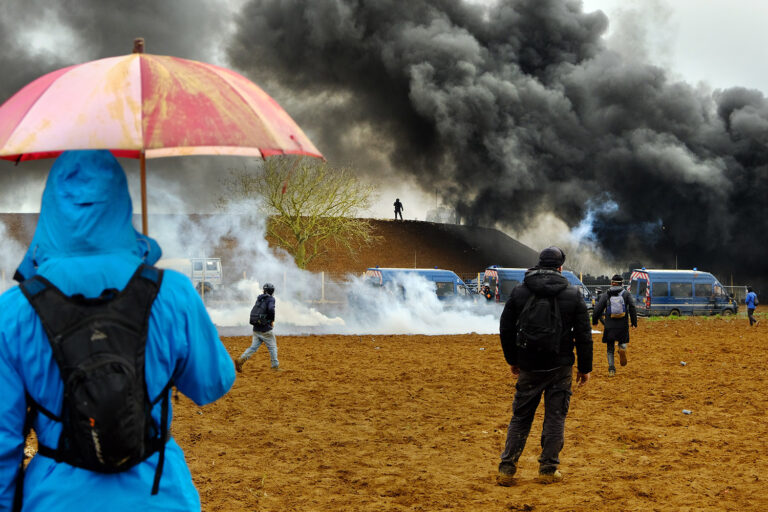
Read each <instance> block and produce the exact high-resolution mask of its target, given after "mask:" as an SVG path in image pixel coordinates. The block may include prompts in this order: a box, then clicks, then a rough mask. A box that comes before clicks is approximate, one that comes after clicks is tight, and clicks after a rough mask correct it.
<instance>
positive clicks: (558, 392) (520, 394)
mask: <svg viewBox="0 0 768 512" xmlns="http://www.w3.org/2000/svg"><path fill="white" fill-rule="evenodd" d="M564 261H565V253H563V251H562V250H560V249H559V248H557V247H549V248H547V249H544V250H543V251H542V252H541V254H540V255H539V264H538V265H537V266H536V267H534V268H532V269H530V270H528V271H527V272H526V274H525V278H524V279H523V283H522V284H520V285H518V286H516V287H515V288H514V289H513V290H512V292H511V293H510V296H509V299H508V300H507V303H506V305H505V306H504V312H503V313H502V314H501V321H500V325H499V335H500V338H501V348H502V350H503V351H504V358H505V359H506V361H507V364H509V367H510V371H511V372H512V375H514V376H516V377H517V384H516V386H515V398H514V401H513V403H512V419H511V420H510V422H509V427H508V428H507V440H506V442H505V445H504V452H503V453H502V454H501V462H500V463H499V473H498V475H497V476H496V483H498V484H499V485H502V486H505V487H506V486H511V485H514V484H515V478H514V476H515V473H516V471H517V461H518V460H519V458H520V455H522V453H523V449H524V448H525V443H526V441H527V439H528V434H529V433H530V431H531V424H532V423H533V417H534V415H535V413H536V409H537V408H538V406H539V402H540V401H541V396H542V395H544V423H543V424H542V432H541V456H540V457H539V476H538V480H539V481H540V482H542V483H554V482H559V481H561V480H562V479H563V475H562V473H561V472H560V471H559V470H558V465H559V464H560V459H559V458H558V456H559V454H560V450H562V448H563V442H564V439H565V417H566V415H567V414H568V407H569V404H570V400H571V383H572V377H573V364H574V362H575V358H574V355H573V350H574V348H575V349H576V353H577V355H578V370H577V372H576V382H577V383H578V384H579V385H583V384H586V382H587V381H588V380H589V374H590V372H591V371H592V329H590V327H589V313H588V312H587V306H586V304H585V303H584V300H583V299H582V296H581V292H580V291H579V290H578V289H577V288H576V287H575V286H570V285H569V283H568V279H566V278H565V277H564V276H563V275H562V274H561V273H560V272H561V271H562V265H563V262H564ZM532 296H535V297H536V298H546V299H548V300H549V301H550V303H551V305H552V311H558V312H559V314H560V330H559V336H558V337H557V338H556V339H555V340H554V341H555V345H554V347H552V348H551V349H549V350H540V349H539V348H537V347H531V346H526V347H525V348H522V347H521V346H520V343H518V341H519V340H518V330H519V329H521V324H522V323H523V322H521V321H520V319H521V316H524V315H521V313H523V312H524V310H525V308H526V305H529V304H532V302H531V301H529V299H530V298H531V297H532ZM555 303H556V306H555ZM555 332H557V330H556V331H555Z"/></svg>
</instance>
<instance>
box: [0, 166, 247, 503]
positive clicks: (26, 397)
mask: <svg viewBox="0 0 768 512" xmlns="http://www.w3.org/2000/svg"><path fill="white" fill-rule="evenodd" d="M132 214H133V211H132V205H131V199H130V196H129V194H128V186H127V183H126V179H125V174H124V172H123V169H122V168H121V167H120V164H119V163H118V162H117V160H116V159H115V158H114V157H113V156H112V154H111V153H109V152H108V151H72V152H65V153H63V154H62V155H61V156H59V157H58V159H57V160H56V162H55V163H54V165H53V168H52V169H51V171H50V173H49V175H48V181H47V183H46V186H45V191H44V192H43V199H42V204H41V208H40V217H39V220H38V223H37V228H36V231H35V235H34V237H33V246H32V247H30V250H29V252H28V257H25V260H24V261H25V264H23V265H22V266H20V268H19V272H18V274H17V275H18V276H20V277H21V278H24V279H26V280H25V281H24V282H23V283H22V284H21V285H20V286H18V287H14V288H11V289H9V290H8V291H6V292H5V293H4V294H2V296H0V395H2V397H3V399H2V400H0V430H2V432H3V433H2V435H0V510H11V506H12V502H13V501H14V494H16V496H17V500H20V499H21V498H22V496H23V509H24V511H27V512H29V511H32V512H34V511H45V512H50V511H55V510H77V511H79V512H88V511H93V512H103V511H105V510H109V511H130V512H134V511H136V510H141V511H147V512H148V511H171V510H175V511H190V510H200V498H199V496H198V493H197V491H196V489H195V486H194V483H193V482H192V476H191V475H190V472H189V469H188V468H187V464H186V462H185V460H184V453H183V452H182V450H181V448H180V447H179V445H178V444H176V441H175V440H174V439H173V438H172V437H171V436H170V434H169V431H170V418H171V416H172V414H171V404H170V400H169V396H170V393H171V385H175V386H176V387H177V389H178V390H180V391H181V392H182V393H184V394H185V395H186V396H188V397H189V398H191V399H192V400H193V401H194V402H195V403H196V404H198V405H203V404H207V403H210V402H213V401H214V400H216V399H218V398H219V397H221V396H222V395H224V394H225V393H226V392H227V391H228V390H229V388H230V387H231V386H232V383H233V382H234V378H235V371H234V367H233V365H232V360H231V359H230V357H229V356H228V354H227V351H226V349H225V348H224V346H223V345H222V343H221V341H220V340H219V336H218V333H217V331H216V328H215V326H214V325H213V323H212V322H211V319H210V317H209V316H208V313H207V312H206V310H205V306H204V305H203V303H202V301H201V300H200V297H199V295H198V294H197V292H196V291H195V289H194V288H193V286H192V283H191V282H190V280H189V278H188V277H186V276H184V275H182V274H180V273H177V272H174V271H170V270H165V271H161V270H159V269H156V268H154V267H151V266H149V265H145V263H150V264H151V263H154V261H155V260H156V258H159V255H160V250H159V246H157V244H155V243H154V241H150V240H148V239H146V237H143V238H144V239H137V236H136V232H135V230H134V228H133V226H132V222H131V220H132ZM150 249H151V250H150ZM30 255H31V256H30ZM143 258H147V259H143ZM38 311H39V312H38ZM94 312H96V313H98V315H96V316H95V315H94ZM80 315H82V316H80ZM83 319H85V321H84V320H83ZM116 342H117V343H116ZM105 347H109V349H106V348H105ZM128 348H130V349H132V350H134V352H132V354H133V355H135V356H136V357H135V358H133V359H131V360H128V359H124V358H119V357H116V356H115V355H114V354H115V352H119V353H121V354H123V353H125V352H121V351H124V350H128ZM54 350H55V352H54ZM129 351H130V350H129ZM76 356H77V357H80V359H81V361H80V362H81V366H78V370H77V373H75V374H72V375H71V376H70V378H68V379H67V380H66V382H65V381H63V380H62V378H63V376H64V375H67V374H71V373H72V372H71V368H70V367H68V365H67V364H62V363H61V361H72V360H73V358H74V357H76ZM86 363H87V364H86ZM102 363H103V364H102ZM121 368H125V369H136V371H135V372H134V373H131V372H128V371H122V370H121ZM139 370H141V371H139ZM89 379H92V380H89ZM100 379H101V380H100ZM88 382H91V383H94V385H93V386H92V387H91V388H89V391H90V394H86V395H82V394H79V393H80V392H82V391H83V390H84V386H86V385H87V384H88ZM123 383H128V384H129V385H132V386H134V387H132V388H131V389H132V390H133V391H134V392H135V393H132V394H131V395H130V396H126V393H124V392H123V391H124V388H123V387H121V386H120V385H118V384H123ZM104 396H107V397H108V398H106V399H104V398H103V397H104ZM28 407H30V410H31V411H32V413H35V414H30V415H27V408H28ZM89 408H90V409H89ZM87 410H90V411H94V412H93V416H90V417H88V416H87ZM84 412H86V416H81V415H82V414H83V413H84ZM126 418H129V419H130V418H140V419H141V421H140V422H129V420H127V419H126ZM25 420H29V423H27V422H26V421H25ZM76 420H77V421H76ZM81 420H84V421H81ZM112 423H119V425H118V426H117V427H116V430H115V429H111V430H106V429H107V427H106V426H105V425H107V424H110V425H111V424H112ZM124 423H129V424H124ZM25 426H27V427H31V428H34V430H35V434H36V436H37V440H38V453H37V454H36V455H35V456H34V457H32V459H31V461H30V462H29V464H28V465H27V467H26V470H24V471H22V467H23V464H22V460H23V458H24V445H25V435H24V434H25V430H26V428H25ZM118 434H120V435H123V434H125V435H126V437H119V436H118ZM128 434H131V435H128ZM118 439H119V440H125V441H126V443H124V444H118V442H117V440H118ZM137 440H138V441H137ZM131 441H133V442H131ZM122 449H126V450H128V449H130V450H133V451H132V452H131V453H134V454H135V455H134V456H133V457H132V458H131V459H130V460H128V461H126V459H123V458H119V457H118V458H115V457H111V456H112V455H113V454H114V453H120V450H122ZM97 466H98V469H96V468H95V467H97ZM105 468H106V469H107V470H109V471H110V472H102V471H104V470H105ZM22 483H23V488H22ZM21 505H22V504H21V503H19V502H18V501H17V503H16V504H15V506H16V507H18V508H20V506H21Z"/></svg>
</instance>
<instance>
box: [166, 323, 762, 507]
mask: <svg viewBox="0 0 768 512" xmlns="http://www.w3.org/2000/svg"><path fill="white" fill-rule="evenodd" d="M764 324H768V321H766V319H764V320H763V325H760V326H758V327H756V328H749V327H748V326H747V320H746V319H745V318H743V317H737V318H733V319H720V318H695V319H692V318H686V319H680V320H661V321H652V320H648V319H641V321H640V327H639V328H638V329H637V330H634V331H632V341H631V343H630V348H629V365H628V366H626V367H619V368H618V372H617V375H616V377H613V378H608V377H607V364H606V361H605V350H604V345H603V344H602V343H600V341H599V339H600V338H599V335H595V361H594V372H593V374H592V379H591V380H590V382H589V383H588V384H587V385H586V386H585V387H583V388H579V389H576V390H575V391H574V395H573V397H572V400H571V410H570V413H569V415H568V420H567V424H566V437H565V448H564V449H563V451H562V453H561V469H562V471H563V473H564V475H565V479H564V481H563V482H562V483H561V484H555V485H548V486H546V485H542V484H538V483H536V482H534V481H533V478H534V477H535V476H536V473H537V469H538V464H537V462H536V458H537V457H538V454H539V433H540V430H541V411H539V413H538V416H537V419H536V422H535V423H534V426H533V430H532V433H531V437H530V438H529V442H528V445H527V447H526V449H525V452H524V453H523V456H522V458H521V463H520V470H519V473H518V475H519V477H520V478H519V483H518V485H517V486H515V487H511V488H503V487H499V486H497V485H496V484H495V474H496V466H497V464H498V456H499V454H500V452H501V450H502V447H503V443H504V437H505V433H506V426H507V422H508V420H509V417H510V415H511V407H512V395H513V391H514V381H513V379H512V377H511V375H510V373H509V368H508V366H506V364H505V362H504V360H503V356H502V353H501V348H500V346H499V343H498V338H497V336H481V335H475V334H471V335H456V336H370V335H367V336H305V337H279V338H278V345H279V356H280V361H281V365H282V366H283V367H284V368H285V370H284V371H282V372H273V371H271V370H269V368H268V367H269V359H268V355H267V352H266V349H265V348H262V349H260V350H259V352H257V353H256V354H255V355H254V357H253V358H252V359H251V360H250V361H249V362H248V364H246V366H245V369H244V373H242V374H239V375H238V378H237V381H236V382H235V384H234V387H233V389H232V391H231V392H230V393H229V394H228V395H227V396H226V397H224V398H222V399H221V400H219V401H218V402H216V403H214V404H211V405H209V406H205V407H203V408H198V407H197V406H195V405H194V404H193V403H192V402H190V401H189V400H188V399H186V398H184V397H182V398H181V399H180V401H179V402H178V403H177V404H176V408H175V419H174V424H173V434H174V436H175V437H176V439H177V441H178V442H179V444H180V445H181V446H182V447H183V448H184V450H185V452H186V455H187V460H188V461H189V464H190V467H191V469H192V474H193V476H194V479H195V483H196V485H197V487H198V490H199V492H200V496H201V500H202V504H203V510H205V511H262V510H263V511H278V510H279V511H282V510H302V511H314V510H318V511H359V510H369V511H388V510H393V511H394V510H396V511H399V510H424V511H432V510H484V511H485V510H488V511H494V510H498V511H508V510H536V511H548V510H577V511H592V510H609V509H610V510H675V511H686V510H691V511H693V510H696V511H699V510H768V486H766V483H765V479H768V476H766V475H767V471H766V470H768V457H767V455H768V450H767V449H766V438H767V437H766V434H768V422H766V412H767V410H768V406H766V400H765V394H766V389H768V343H766V334H768V331H767V330H766V329H768V327H766V325H764ZM223 341H224V343H225V345H226V347H227V348H228V349H229V351H230V353H231V354H232V355H233V356H236V355H239V353H240V352H241V351H242V350H244V349H245V348H246V346H247V345H248V344H249V342H250V339H249V338H244V337H237V338H225V339H224V340H223ZM683 362H684V363H685V364H684V365H683ZM542 407H543V406H542ZM683 409H687V410H690V411H692V413H691V414H690V415H686V414H683V412H682V411H683Z"/></svg>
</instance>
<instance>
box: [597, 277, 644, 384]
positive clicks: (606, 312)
mask: <svg viewBox="0 0 768 512" xmlns="http://www.w3.org/2000/svg"><path fill="white" fill-rule="evenodd" d="M623 282H624V281H623V279H622V278H621V276H620V275H619V274H616V275H614V276H613V277H612V278H611V287H610V288H608V291H607V292H606V293H603V294H602V295H601V296H600V300H598V301H597V304H596V305H595V309H594V311H593V312H592V325H597V323H598V322H602V323H603V326H604V328H603V343H605V345H606V350H607V357H608V376H609V377H613V376H614V375H616V364H615V359H614V355H613V354H614V350H615V347H614V344H615V343H618V344H619V362H620V363H621V366H626V365H627V345H628V343H629V322H630V321H631V322H632V327H635V328H636V327H637V309H636V308H635V301H634V300H633V299H632V294H630V293H629V291H627V290H625V289H624V286H622V285H623Z"/></svg>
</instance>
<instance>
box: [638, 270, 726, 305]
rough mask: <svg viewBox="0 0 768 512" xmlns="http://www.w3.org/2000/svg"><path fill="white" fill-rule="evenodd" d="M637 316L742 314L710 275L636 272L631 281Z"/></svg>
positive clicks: (699, 272)
mask: <svg viewBox="0 0 768 512" xmlns="http://www.w3.org/2000/svg"><path fill="white" fill-rule="evenodd" d="M629 292H630V293H631V294H632V297H633V298H634V299H635V305H636V306H637V313H638V314H639V315H643V316H680V315H734V314H736V313H737V312H738V311H739V306H738V304H737V303H736V301H734V300H732V299H731V298H730V297H729V296H728V294H727V293H726V291H725V288H724V287H723V285H722V284H720V281H718V280H717V278H715V276H713V275H712V274H710V273H709V272H702V271H700V270H697V269H693V270H660V269H655V270H654V269H644V268H642V269H635V270H633V271H632V274H631V276H630V281H629Z"/></svg>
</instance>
